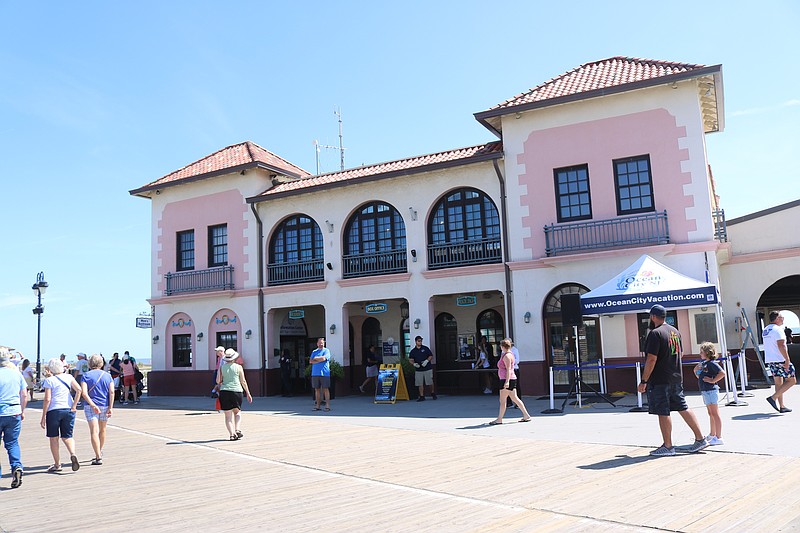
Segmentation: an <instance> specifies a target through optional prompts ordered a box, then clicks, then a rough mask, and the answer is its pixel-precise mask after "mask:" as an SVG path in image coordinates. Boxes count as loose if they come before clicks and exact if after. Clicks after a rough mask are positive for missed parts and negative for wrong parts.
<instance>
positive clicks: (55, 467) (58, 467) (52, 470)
mask: <svg viewBox="0 0 800 533" xmlns="http://www.w3.org/2000/svg"><path fill="white" fill-rule="evenodd" d="M47 471H48V472H50V473H53V474H55V473H56V472H61V465H50V468H48V469H47Z"/></svg>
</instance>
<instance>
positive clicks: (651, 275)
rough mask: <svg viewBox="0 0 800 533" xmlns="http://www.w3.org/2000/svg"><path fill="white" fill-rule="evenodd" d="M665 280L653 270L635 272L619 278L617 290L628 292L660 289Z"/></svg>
mask: <svg viewBox="0 0 800 533" xmlns="http://www.w3.org/2000/svg"><path fill="white" fill-rule="evenodd" d="M663 279H664V278H662V277H661V276H659V275H657V274H656V273H655V272H653V271H652V270H642V271H641V272H637V271H635V270H634V271H633V272H626V273H625V274H623V275H621V276H620V277H619V278H617V290H619V291H626V290H628V289H642V288H646V287H658V286H659V285H661V282H662V281H663Z"/></svg>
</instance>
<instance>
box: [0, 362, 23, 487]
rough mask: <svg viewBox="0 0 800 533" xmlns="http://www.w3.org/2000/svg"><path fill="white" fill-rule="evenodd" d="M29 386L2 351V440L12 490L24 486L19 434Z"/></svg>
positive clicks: (0, 377) (0, 399)
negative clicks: (8, 466)
mask: <svg viewBox="0 0 800 533" xmlns="http://www.w3.org/2000/svg"><path fill="white" fill-rule="evenodd" d="M27 387H28V386H27V385H26V384H25V379H24V378H23V377H22V374H20V373H19V371H18V370H17V368H16V366H14V363H12V362H11V359H10V358H9V355H8V352H7V351H5V350H3V351H0V438H2V440H3V444H4V445H5V448H6V450H7V451H8V463H9V465H10V466H11V488H12V489H15V488H17V487H19V486H20V485H22V461H21V459H20V452H19V432H20V430H21V429H22V420H23V419H24V418H25V406H26V405H27V403H28V395H27V394H26V389H27Z"/></svg>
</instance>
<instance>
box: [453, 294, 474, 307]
mask: <svg viewBox="0 0 800 533" xmlns="http://www.w3.org/2000/svg"><path fill="white" fill-rule="evenodd" d="M477 304H478V298H477V297H476V296H457V297H456V305H457V306H458V307H469V306H471V305H477Z"/></svg>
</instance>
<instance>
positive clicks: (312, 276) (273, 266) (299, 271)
mask: <svg viewBox="0 0 800 533" xmlns="http://www.w3.org/2000/svg"><path fill="white" fill-rule="evenodd" d="M267 270H268V281H267V283H268V284H269V285H285V284H288V283H304V282H308V281H321V280H322V279H323V278H324V270H323V252H322V231H320V229H319V226H318V225H317V223H316V222H314V221H313V220H312V219H311V218H309V217H307V216H306V215H294V216H291V217H289V218H287V219H286V220H284V221H283V222H282V223H281V224H280V226H278V229H277V230H275V233H274V234H273V236H272V241H271V242H270V246H269V265H268V266H267Z"/></svg>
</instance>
